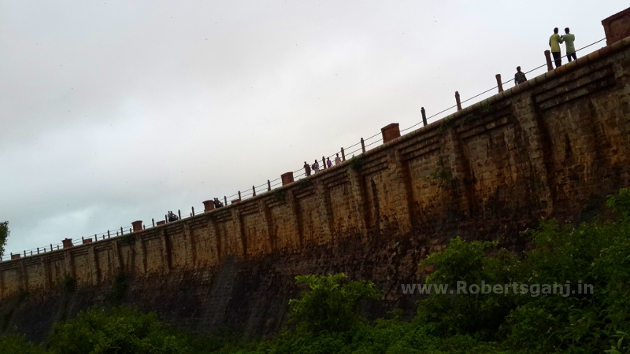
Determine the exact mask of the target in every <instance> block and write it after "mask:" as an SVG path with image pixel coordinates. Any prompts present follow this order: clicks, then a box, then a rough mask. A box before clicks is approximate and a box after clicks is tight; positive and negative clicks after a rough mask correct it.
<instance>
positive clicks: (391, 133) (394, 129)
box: [381, 123, 400, 144]
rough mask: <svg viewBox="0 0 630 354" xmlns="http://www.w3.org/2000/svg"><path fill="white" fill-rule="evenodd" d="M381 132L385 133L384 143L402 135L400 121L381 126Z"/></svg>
mask: <svg viewBox="0 0 630 354" xmlns="http://www.w3.org/2000/svg"><path fill="white" fill-rule="evenodd" d="M381 134H383V144H386V143H388V142H390V141H392V140H394V139H396V138H399V137H400V128H399V127H398V123H392V124H388V125H386V126H385V127H383V128H381Z"/></svg>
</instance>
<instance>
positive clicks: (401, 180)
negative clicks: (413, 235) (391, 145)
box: [387, 150, 413, 235]
mask: <svg viewBox="0 0 630 354" xmlns="http://www.w3.org/2000/svg"><path fill="white" fill-rule="evenodd" d="M387 167H388V177H389V178H388V180H389V186H390V188H391V189H390V191H391V193H392V197H393V198H394V199H396V202H395V203H394V204H393V207H394V209H395V213H394V214H395V215H396V221H397V223H398V232H399V233H400V234H401V235H404V234H407V233H409V232H411V201H412V200H413V196H412V195H411V193H412V192H411V177H410V175H409V170H408V167H407V165H406V163H405V161H404V160H403V159H402V155H401V153H400V150H392V151H390V152H389V153H388V155H387Z"/></svg>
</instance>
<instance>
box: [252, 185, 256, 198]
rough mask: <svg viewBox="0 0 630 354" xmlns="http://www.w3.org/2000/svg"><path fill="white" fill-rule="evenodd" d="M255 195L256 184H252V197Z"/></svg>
mask: <svg viewBox="0 0 630 354" xmlns="http://www.w3.org/2000/svg"><path fill="white" fill-rule="evenodd" d="M255 196H256V186H252V198H254V197H255Z"/></svg>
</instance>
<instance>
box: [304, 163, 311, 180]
mask: <svg viewBox="0 0 630 354" xmlns="http://www.w3.org/2000/svg"><path fill="white" fill-rule="evenodd" d="M304 171H305V172H306V177H308V176H310V175H311V166H310V165H309V164H307V163H306V161H304Z"/></svg>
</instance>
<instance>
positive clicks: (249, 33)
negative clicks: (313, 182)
mask: <svg viewBox="0 0 630 354" xmlns="http://www.w3.org/2000/svg"><path fill="white" fill-rule="evenodd" d="M627 6H628V2H627V0H625V1H612V0H607V1H592V0H589V1H570V2H569V1H567V2H555V3H551V2H549V1H531V0H530V1H522V2H517V1H470V0H462V1H443V0H442V1H378V2H377V1H365V0H361V1H339V0H336V1H246V2H244V1H177V2H176V1H155V0H152V1H140V0H134V1H111V0H106V1H98V2H97V1H43V0H41V1H28V0H21V1H14V0H0V123H1V124H0V185H1V186H2V187H1V188H0V221H3V220H8V221H9V223H10V224H9V225H10V229H11V237H10V239H9V241H8V245H7V253H8V252H11V251H12V252H21V251H22V250H24V249H30V248H34V247H38V246H45V245H48V244H50V243H58V242H60V241H61V239H63V238H66V237H71V238H80V237H81V236H88V235H93V234H94V233H102V232H104V231H106V230H108V229H115V228H119V227H120V226H125V227H127V228H128V227H130V223H131V222H132V221H134V220H144V222H145V223H146V224H150V223H151V218H156V219H159V218H163V215H164V214H165V212H166V211H167V210H177V209H181V210H182V214H185V215H188V213H189V211H190V208H191V206H194V207H195V209H196V210H203V204H202V201H203V200H207V199H211V198H212V197H215V196H217V197H220V198H221V199H222V198H223V196H224V195H228V196H229V195H231V194H233V193H236V191H238V190H241V191H245V190H247V189H250V188H251V186H252V185H254V184H255V185H260V184H263V183H266V181H267V179H271V180H273V179H275V178H278V177H279V176H280V175H281V174H282V173H284V172H287V171H294V170H297V169H299V168H300V167H301V166H302V165H303V163H304V161H305V160H308V162H309V163H312V162H313V160H314V159H315V158H318V157H319V158H321V156H322V155H324V154H326V155H330V154H332V153H334V152H335V151H338V150H339V148H340V147H342V146H344V147H347V146H350V145H352V144H354V143H356V142H358V141H359V139H360V138H361V137H368V136H371V135H373V134H375V133H378V132H379V131H380V128H381V127H383V126H385V125H387V124H389V123H400V126H401V129H404V128H406V127H409V126H411V125H413V124H415V123H417V122H418V121H419V120H421V116H420V107H421V106H424V107H425V108H426V111H427V114H428V115H432V114H433V113H436V112H438V111H440V110H442V109H444V108H447V107H449V106H451V105H453V104H454V92H455V91H456V90H458V91H459V92H460V94H461V97H462V100H463V99H466V98H468V97H471V96H473V95H475V94H477V93H479V92H481V91H484V90H485V89H488V88H491V87H493V86H495V84H496V82H495V77H494V76H495V74H502V75H503V78H504V80H508V79H510V78H512V77H513V75H514V72H515V69H514V68H515V67H516V66H517V65H520V66H522V67H523V69H524V70H529V69H531V68H534V67H536V66H539V65H541V64H544V62H545V61H544V56H543V51H544V50H546V49H548V43H547V42H548V38H549V36H550V35H551V33H552V29H553V27H556V26H557V27H560V28H561V29H563V28H564V27H566V26H569V27H570V28H571V29H572V32H573V33H574V34H575V36H576V42H575V43H576V47H577V48H580V47H582V46H584V45H586V44H589V43H592V42H594V41H596V40H599V39H601V38H603V37H604V31H603V28H602V25H601V20H602V19H604V18H606V17H608V16H610V15H612V14H614V13H616V12H618V11H621V10H623V9H625V8H626V7H627ZM603 44H604V42H602V43H600V44H598V45H596V46H593V47H591V48H589V49H588V52H590V51H591V50H594V49H597V48H599V47H601V46H602V45H603ZM563 50H564V48H563ZM580 54H581V52H580V53H578V56H580ZM540 73H542V71H538V72H536V73H532V74H530V76H529V78H533V77H534V76H536V74H540ZM511 86H512V84H508V85H507V87H511ZM476 101H478V100H477V99H475V100H473V101H471V102H470V104H472V103H474V102H476ZM466 105H467V104H466ZM450 112H452V111H450ZM450 112H448V113H450ZM442 116H443V115H442Z"/></svg>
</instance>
